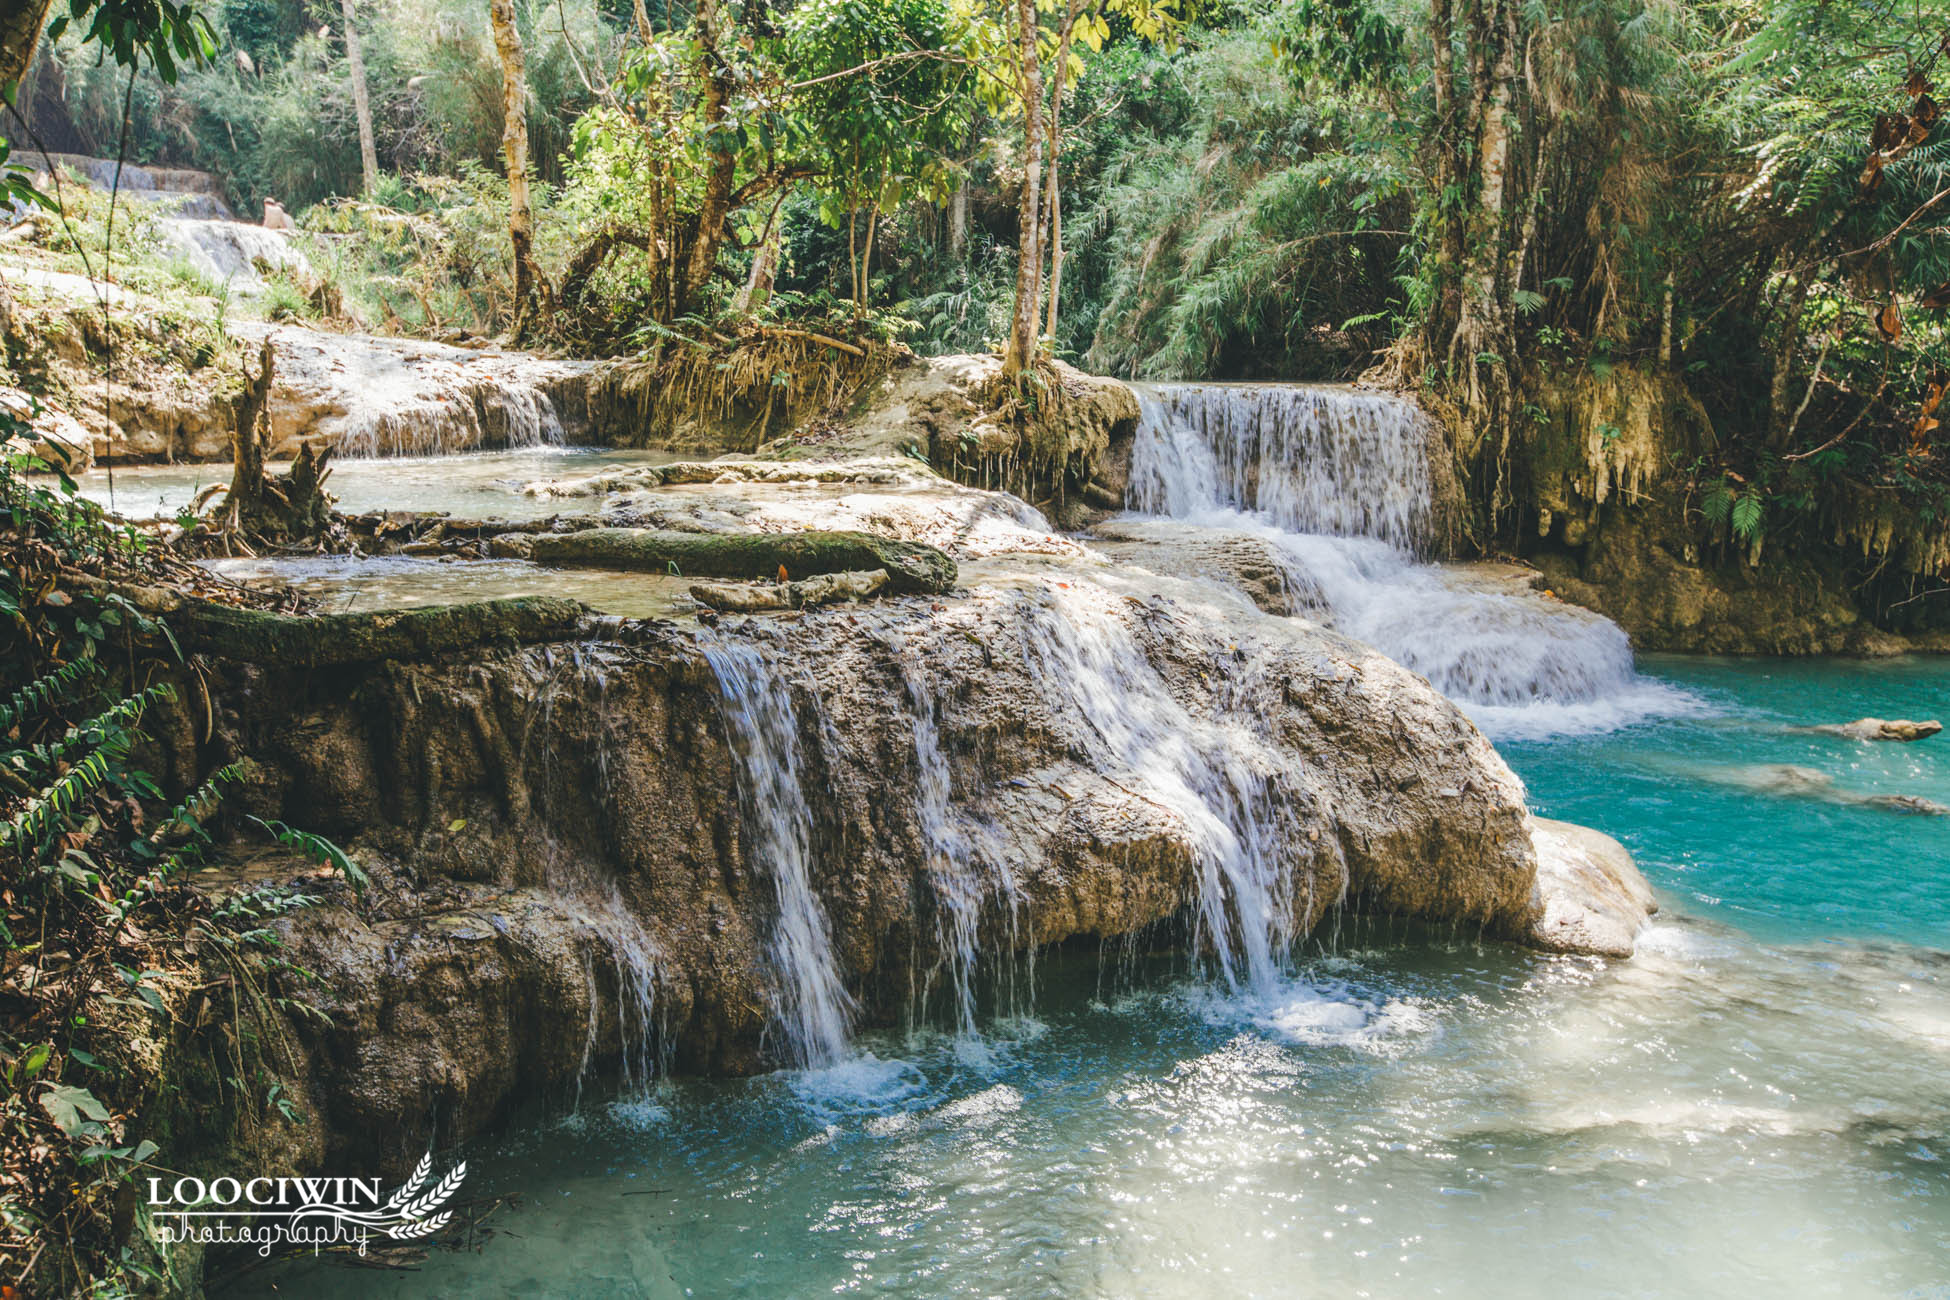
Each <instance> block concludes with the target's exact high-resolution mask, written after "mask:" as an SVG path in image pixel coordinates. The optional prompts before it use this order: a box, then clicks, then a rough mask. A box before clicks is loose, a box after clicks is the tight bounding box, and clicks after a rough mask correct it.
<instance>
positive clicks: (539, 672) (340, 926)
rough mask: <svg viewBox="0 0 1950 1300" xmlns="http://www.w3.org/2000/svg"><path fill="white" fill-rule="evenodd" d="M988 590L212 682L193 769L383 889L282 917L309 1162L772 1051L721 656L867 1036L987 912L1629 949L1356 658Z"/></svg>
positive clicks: (1477, 765)
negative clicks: (777, 726)
mask: <svg viewBox="0 0 1950 1300" xmlns="http://www.w3.org/2000/svg"><path fill="white" fill-rule="evenodd" d="M962 583H963V585H962V586H961V587H960V588H958V589H957V590H956V591H955V592H953V593H951V594H947V595H942V596H915V597H903V598H896V599H891V600H887V601H883V602H878V603H876V604H871V605H862V606H852V607H841V608H834V609H825V610H818V611H808V612H805V613H803V614H799V615H796V616H787V617H778V618H772V617H755V618H751V619H745V620H739V619H734V618H729V617H728V618H726V619H725V620H724V622H723V624H722V625H721V626H720V627H719V628H717V629H705V628H699V627H697V626H696V625H694V624H676V623H665V622H655V621H646V622H638V623H627V622H615V621H610V622H606V623H605V624H604V625H603V626H602V629H601V631H602V638H603V639H601V640H588V639H582V640H577V639H570V637H569V636H567V635H566V634H564V635H563V636H561V638H560V639H557V640H555V641H553V642H552V643H544V644H533V645H527V646H517V647H509V646H506V645H505V644H503V645H500V646H494V647H484V648H452V649H448V650H444V651H440V652H436V653H431V654H425V655H420V656H418V657H417V658H415V659H413V660H411V661H408V660H402V659H387V660H378V661H373V660H366V659H361V660H359V661H357V662H324V661H316V662H313V663H310V664H304V663H297V662H271V663H263V662H259V663H255V664H244V663H228V664H223V665H219V666H217V667H216V668H215V669H214V671H213V672H212V680H211V681H210V683H209V685H210V689H209V694H208V696H207V697H206V696H205V695H204V693H203V687H202V686H200V685H198V684H195V683H189V682H185V683H184V684H183V690H182V692H181V697H182V698H183V699H185V700H189V701H193V702H194V703H193V706H191V707H187V708H184V709H182V710H180V713H181V716H180V717H179V718H178V719H177V722H176V725H175V726H174V728H173V729H172V730H170V731H168V732H167V733H166V734H167V736H168V738H169V743H168V748H169V749H170V751H171V752H170V755H169V756H168V758H169V761H170V764H171V766H172V768H173V769H174V772H175V776H176V778H177V779H178V780H183V779H187V778H189V777H190V776H191V775H193V773H194V771H195V770H197V769H205V770H207V767H208V766H209V765H210V764H211V763H213V762H221V761H227V760H228V759H230V758H233V757H238V756H243V755H249V756H251V757H252V758H253V759H254V760H255V761H256V763H257V764H258V771H259V773H260V775H259V778H258V780H257V781H256V783H255V784H254V785H253V786H252V787H251V788H250V789H249V790H247V791H246V792H244V793H243V795H242V796H241V798H242V799H243V801H244V802H245V803H246V804H247V805H248V806H249V809H250V811H252V812H255V813H257V814H258V815H260V816H265V817H277V818H281V819H283V820H286V821H288V822H290V823H292V824H293V825H300V826H305V827H307V828H310V829H313V830H315V831H317V832H319V833H322V834H326V835H329V836H332V837H334V838H337V839H339V840H340V841H341V842H342V843H346V844H348V845H349V846H350V847H352V848H353V849H354V851H355V852H356V853H357V855H358V856H359V857H360V858H361V860H362V861H363V862H364V863H365V864H366V865H367V867H368V868H369V869H370V870H371V871H372V872H373V874H374V876H375V879H376V885H375V888H374V890H373V891H372V892H371V893H370V894H369V896H368V897H367V899H366V900H365V901H364V902H363V903H361V904H355V903H354V900H352V899H351V898H350V896H349V895H345V894H343V893H340V894H337V895H336V896H334V894H333V886H331V885H330V884H329V883H326V884H320V882H318V881H317V880H315V879H310V880H307V881H306V886H307V888H308V889H310V890H312V891H313V892H322V893H324V894H325V895H326V896H327V898H328V902H327V905H325V906H321V907H318V908H313V909H308V910H306V911H302V912H298V913H295V914H293V915H292V916H290V917H288V918H287V919H285V920H284V921H282V922H281V923H280V924H281V926H282V929H283V932H284V934H285V938H286V941H287V943H288V945H289V948H290V952H291V955H292V960H293V961H294V962H296V963H297V964H299V965H301V966H303V967H305V968H307V969H309V970H311V971H314V972H316V974H317V975H318V976H319V978H320V981H321V982H320V983H319V984H318V985H317V989H318V994H317V996H318V999H319V1001H320V1004H321V1006H322V1009H323V1010H324V1011H325V1012H326V1013H327V1014H328V1016H329V1017H330V1021H329V1023H326V1022H324V1021H320V1020H317V1019H314V1018H307V1019H306V1020H304V1022H303V1023H299V1024H295V1025H294V1026H293V1031H292V1037H293V1041H294V1043H296V1044H297V1057H296V1059H298V1060H299V1061H300V1062H301V1064H300V1065H299V1066H298V1067H297V1068H295V1069H294V1071H293V1075H294V1077H293V1080H292V1091H293V1092H294V1094H296V1095H299V1096H302V1097H303V1098H305V1101H306V1108H307V1110H308V1112H309V1113H311V1114H313V1115H315V1116H318V1117H319V1119H318V1122H317V1123H314V1124H312V1125H310V1126H309V1127H308V1128H307V1130H306V1133H305V1135H304V1136H303V1137H302V1139H301V1140H302V1142H303V1143H304V1144H306V1145H308V1146H310V1148H311V1149H310V1150H309V1151H308V1152H304V1153H298V1155H297V1157H296V1158H297V1160H298V1162H299V1163H302V1164H309V1165H313V1166H314V1167H316V1166H317V1165H318V1164H319V1163H321V1162H325V1163H332V1162H337V1163H343V1164H344V1165H345V1166H346V1167H359V1168H382V1167H383V1168H391V1167H393V1166H395V1165H399V1164H402V1163H410V1160H411V1158H412V1157H413V1156H415V1155H417V1153H418V1152H419V1151H420V1150H423V1149H424V1148H425V1144H426V1143H427V1141H428V1140H429V1139H430V1138H431V1139H434V1140H437V1141H439V1142H442V1143H446V1142H451V1141H457V1140H463V1139H466V1138H468V1137H471V1136H474V1135H476V1134H479V1133H482V1132H486V1131H489V1130H491V1129H493V1128H495V1127H498V1126H500V1125H503V1124H505V1123H507V1122H510V1121H511V1120H512V1119H513V1118H515V1117H516V1116H517V1115H518V1114H519V1113H521V1112H522V1110H523V1108H528V1107H534V1106H536V1105H549V1104H561V1103H564V1102H566V1101H567V1100H569V1099H570V1098H572V1097H573V1096H574V1095H575V1091H576V1089H577V1088H578V1087H579V1086H582V1085H584V1084H589V1083H591V1081H594V1082H593V1086H597V1087H601V1086H607V1085H608V1084H609V1083H611V1082H612V1081H613V1080H614V1079H615V1078H616V1077H618V1076H617V1071H618V1068H619V1064H620V1063H623V1062H625V1061H628V1060H632V1059H637V1058H641V1057H644V1056H645V1055H646V1054H647V1055H654V1056H656V1057H658V1058H659V1059H661V1060H662V1061H663V1062H664V1063H665V1064H667V1065H668V1066H670V1067H671V1068H674V1069H676V1070H679V1071H690V1072H711V1073H740V1072H747V1071H752V1070H757V1069H763V1068H767V1067H768V1066H770V1065H773V1064H776V1063H777V1061H778V1055H777V1051H778V1044H777V1042H776V1040H775V1039H774V1038H769V1037H768V1030H767V1025H768V1020H769V1018H770V1017H769V1015H768V1006H769V1005H770V995H771V989H770V984H769V981H770V980H771V979H772V975H771V967H770V963H769V961H768V956H767V954H768V949H769V941H770V930H771V925H772V920H771V918H772V917H773V916H775V915H776V912H777V888H776V883H775V880H776V878H775V876H774V874H773V870H772V864H771V863H770V862H769V861H768V860H767V852H768V850H767V849H766V846H765V845H764V844H763V843H762V842H761V841H760V840H759V838H758V837H757V836H756V834H755V831H754V828H753V825H752V819H751V818H750V817H749V815H748V813H747V810H746V809H745V808H744V807H743V806H742V805H741V799H740V793H739V791H740V785H741V781H743V779H744V776H743V768H742V766H741V763H742V761H743V756H742V755H741V754H740V753H739V751H738V750H737V749H736V748H735V747H734V745H733V742H732V740H731V738H730V736H729V734H728V731H727V727H726V720H725V713H724V709H725V693H724V691H723V689H722V688H721V686H720V683H719V681H718V678H717V676H716V675H715V672H714V668H713V664H712V662H711V659H710V656H712V655H717V656H719V658H720V659H721V658H722V655H723V654H724V653H727V652H730V651H733V650H739V651H742V652H744V653H745V654H746V655H747V656H749V654H750V653H751V652H752V651H756V652H757V653H758V654H760V655H761V656H762V657H763V658H764V659H765V661H766V662H767V663H769V664H770V665H772V666H773V668H774V670H775V671H776V672H777V674H778V676H779V679H780V680H781V681H782V682H783V683H784V686H785V689H786V690H787V692H788V694H789V696H790V699H791V702H792V712H793V715H794V719H793V726H794V729H795V732H796V734H795V736H794V743H795V744H796V747H797V771H798V776H799V780H800V782H801V785H802V788H803V789H804V791H805V793H806V803H807V817H808V819H809V824H808V826H807V828H806V831H807V842H808V844H809V846H810V876H811V884H812V887H813V889H814V891H815V892H816V893H817V895H818V897H819V899H820V901H821V904H822V907H823V910H824V912H825V914H826V916H827V917H828V918H829V921H830V924H831V927H832V938H833V951H834V954H835V960H836V965H837V968H838V971H839V974H840V976H841V978H842V979H843V981H844V983H845V985H846V987H847V989H848V990H849V992H850V993H851V994H852V995H853V996H854V997H855V998H856V999H857V1001H858V1003H859V1006H860V1018H861V1023H862V1024H874V1023H894V1022H897V1021H898V1020H899V1019H900V1018H901V1017H902V1016H903V1015H905V1014H908V1013H909V1012H911V1011H912V1010H914V1009H916V1008H917V1007H922V1008H925V1007H927V1006H928V1005H929V1004H930V999H933V1001H932V1006H933V1007H934V1008H935V1014H939V1013H940V1010H941V1008H942V1007H943V1005H944V1004H943V1001H942V999H943V998H944V997H945V996H946V992H945V990H946V986H947V983H948V981H949V979H950V978H951V974H952V959H953V956H954V948H955V935H956V933H957V925H958V921H959V920H960V919H972V921H973V923H974V926H975V932H976V943H977V948H978V950H979V952H980V954H981V959H982V961H983V962H984V963H985V964H993V963H1006V962H1008V961H1010V960H1013V959H1014V958H1013V957H1012V954H1019V953H1024V952H1026V951H1028V950H1030V949H1033V948H1035V947H1039V946H1044V945H1049V944H1055V943H1061V942H1063V941H1066V940H1071V939H1079V938H1081V939H1086V940H1088V939H1104V938H1110V937H1116V936H1122V935H1128V934H1133V933H1136V932H1139V931H1143V930H1147V929H1150V928H1153V927H1167V929H1166V930H1165V931H1164V933H1166V934H1169V935H1172V936H1175V939H1174V941H1175V942H1179V943H1182V944H1184V945H1186V946H1188V947H1193V948H1197V947H1200V946H1202V945H1203V944H1204V943H1207V942H1209V938H1202V937H1201V935H1200V932H1199V930H1198V928H1197V923H1196V920H1195V916H1196V913H1197V903H1198V901H1199V900H1200V899H1201V897H1219V898H1223V899H1225V900H1226V901H1225V903H1224V904H1223V905H1222V906H1221V907H1220V908H1219V909H1218V910H1219V912H1220V913H1222V914H1225V915H1228V916H1231V917H1233V918H1234V920H1233V922H1232V923H1235V924H1236V923H1237V922H1238V918H1240V917H1242V916H1244V915H1245V914H1246V913H1248V912H1250V911H1252V910H1253V909H1258V916H1257V917H1255V918H1254V919H1255V921H1256V923H1263V924H1265V925H1268V926H1269V927H1271V929H1272V930H1273V931H1274V932H1275V936H1276V937H1278V936H1281V935H1283V936H1287V937H1297V936H1299V935H1303V934H1305V933H1307V932H1308V931H1309V930H1311V929H1312V928H1314V927H1315V926H1316V925H1318V924H1320V922H1321V921H1322V919H1323V918H1324V917H1326V916H1328V915H1329V914H1330V913H1331V912H1332V911H1333V910H1334V909H1335V908H1337V907H1349V908H1355V909H1360V910H1365V911H1370V912H1379V913H1388V914H1394V915H1403V916H1415V917H1422V918H1428V919H1431V920H1437V921H1443V922H1451V921H1453V922H1461V923H1463V924H1465V925H1469V926H1471V927H1472V928H1475V929H1480V930H1482V931H1483V932H1485V933H1488V934H1490V935H1494V936H1500V937H1504V938H1509V939H1514V940H1519V941H1538V940H1539V939H1540V938H1547V939H1549V941H1550V942H1549V946H1552V947H1556V948H1577V949H1581V950H1585V951H1617V950H1619V948H1618V945H1617V944H1616V942H1615V941H1614V939H1613V937H1612V936H1611V934H1610V933H1609V932H1607V931H1602V930H1600V929H1598V928H1596V927H1591V926H1587V927H1585V929H1584V930H1582V931H1580V930H1577V929H1575V928H1566V927H1565V926H1562V925H1559V926H1556V927H1553V926H1551V925H1550V924H1549V920H1550V918H1551V917H1552V916H1553V915H1556V913H1553V912H1552V906H1553V904H1552V903H1551V902H1550V901H1549V897H1550V891H1548V890H1547V891H1546V900H1545V901H1544V902H1543V903H1541V904H1540V903H1539V902H1538V901H1537V895H1538V879H1539V848H1540V847H1545V846H1548V845H1549V844H1551V843H1552V841H1551V840H1550V837H1549V835H1548V834H1544V835H1539V834H1537V833H1536V832H1534V831H1533V828H1532V824H1531V819H1530V817H1529V814H1528V813H1527V812H1526V810H1525V807H1524V802H1523V792H1522V788H1521V785H1520V784H1519V782H1518V781H1517V780H1516V778H1515V777H1514V775H1513V774H1512V773H1511V772H1510V771H1509V769H1508V768H1507V767H1506V766H1505V765H1504V763H1503V761H1502V759H1501V758H1499V757H1498V756H1497V754H1496V752H1495V751H1494V749H1492V748H1491V746H1490V744H1489V742H1488V741H1487V740H1485V739H1484V738H1483V736H1482V735H1481V734H1480V733H1479V732H1478V731H1477V730H1476V729H1475V727H1473V726H1472V725H1471V724H1470V723H1469V722H1468V720H1467V719H1466V718H1465V717H1464V716H1463V715H1462V714H1461V713H1460V712H1459V711H1458V710H1457V709H1456V708H1455V707H1454V706H1453V705H1451V704H1450V703H1449V702H1448V701H1446V700H1444V699H1443V698H1442V697H1441V696H1440V695H1438V694H1437V693H1436V692H1435V691H1433V690H1432V689H1431V688H1430V687H1429V686H1428V685H1427V684H1426V683H1425V682H1424V681H1423V680H1422V679H1421V678H1419V677H1417V676H1415V675H1414V674H1412V673H1410V672H1408V671H1406V670H1405V669H1403V668H1401V667H1399V666H1398V665H1396V664H1394V663H1393V662H1391V661H1389V660H1387V659H1385V658H1384V657H1382V656H1381V655H1379V654H1377V653H1375V652H1374V651H1373V650H1371V649H1369V648H1368V647H1366V646H1363V645H1360V644H1359V643H1357V642H1353V641H1350V640H1347V639H1345V638H1342V637H1339V636H1337V635H1335V634H1333V633H1330V632H1326V631H1324V630H1322V629H1320V628H1318V627H1317V626H1315V625H1313V624H1310V623H1307V622H1305V621H1303V620H1298V619H1293V618H1284V617H1275V616H1270V615H1267V614H1263V613H1261V612H1260V611H1259V610H1257V609H1256V608H1254V606H1253V605H1252V604H1251V603H1250V602H1249V601H1248V600H1247V599H1246V598H1245V597H1244V596H1243V595H1240V594H1239V593H1238V592H1236V591H1234V590H1232V589H1230V588H1226V587H1221V586H1219V585H1216V584H1213V583H1212V582H1210V581H1209V580H1197V579H1194V580H1186V579H1179V578H1174V577H1170V576H1161V575H1158V574H1153V573H1149V572H1141V571H1137V570H1131V569H1119V568H1112V567H1110V566H1096V565H1082V564H1054V563H1052V562H1051V561H1050V560H1049V559H1048V557H1041V556H1019V557H1010V558H1005V559H997V560H988V561H979V562H976V563H973V564H968V565H964V566H963V573H962ZM584 632H585V633H586V632H587V629H586V628H585V629H584ZM206 698H208V699H210V700H212V701H214V704H213V706H212V707H211V708H210V709H209V710H208V711H207V712H206V708H205V705H204V701H205V699H206ZM1546 856H1548V854H1547V855H1546ZM1552 860H1553V861H1557V860H1558V859H1555V858H1554V859H1552ZM1249 878H1250V879H1256V880H1257V881H1258V882H1259V883H1258V885H1257V886H1253V888H1259V889H1260V892H1259V894H1258V895H1257V896H1256V897H1252V898H1248V899H1246V906H1244V907H1242V906H1241V902H1240V894H1239V892H1238V891H1239V886H1237V885H1234V884H1231V883H1228V882H1229V881H1231V880H1241V879H1249ZM1214 891H1216V893H1214ZM958 899H959V900H962V901H961V902H960V903H958V902H957V900H958ZM970 900H972V901H970ZM957 906H960V907H963V908H966V909H969V910H967V911H965V912H963V913H962V914H960V916H959V917H958V915H957V913H956V911H955V909H956V907H957ZM1539 907H1541V908H1542V909H1543V914H1544V916H1545V922H1544V923H1542V928H1541V930H1540V928H1539V926H1540V923H1539V922H1538V920H1537V912H1538V909H1539ZM646 1026H649V1028H648V1029H646V1028H645V1027H646ZM646 1038H648V1039H653V1040H654V1041H645V1039H646Z"/></svg>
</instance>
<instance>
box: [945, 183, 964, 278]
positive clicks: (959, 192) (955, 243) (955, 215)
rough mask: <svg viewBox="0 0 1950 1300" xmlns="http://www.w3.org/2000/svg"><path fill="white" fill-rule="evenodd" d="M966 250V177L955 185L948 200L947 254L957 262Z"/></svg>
mask: <svg viewBox="0 0 1950 1300" xmlns="http://www.w3.org/2000/svg"><path fill="white" fill-rule="evenodd" d="M967 251H968V178H967V177H966V176H964V177H962V181H961V184H959V185H957V186H956V187H955V197H954V198H952V199H950V200H949V201H948V256H949V257H951V258H953V259H954V260H955V261H957V262H959V261H961V259H962V254H964V253H966V252H967Z"/></svg>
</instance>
